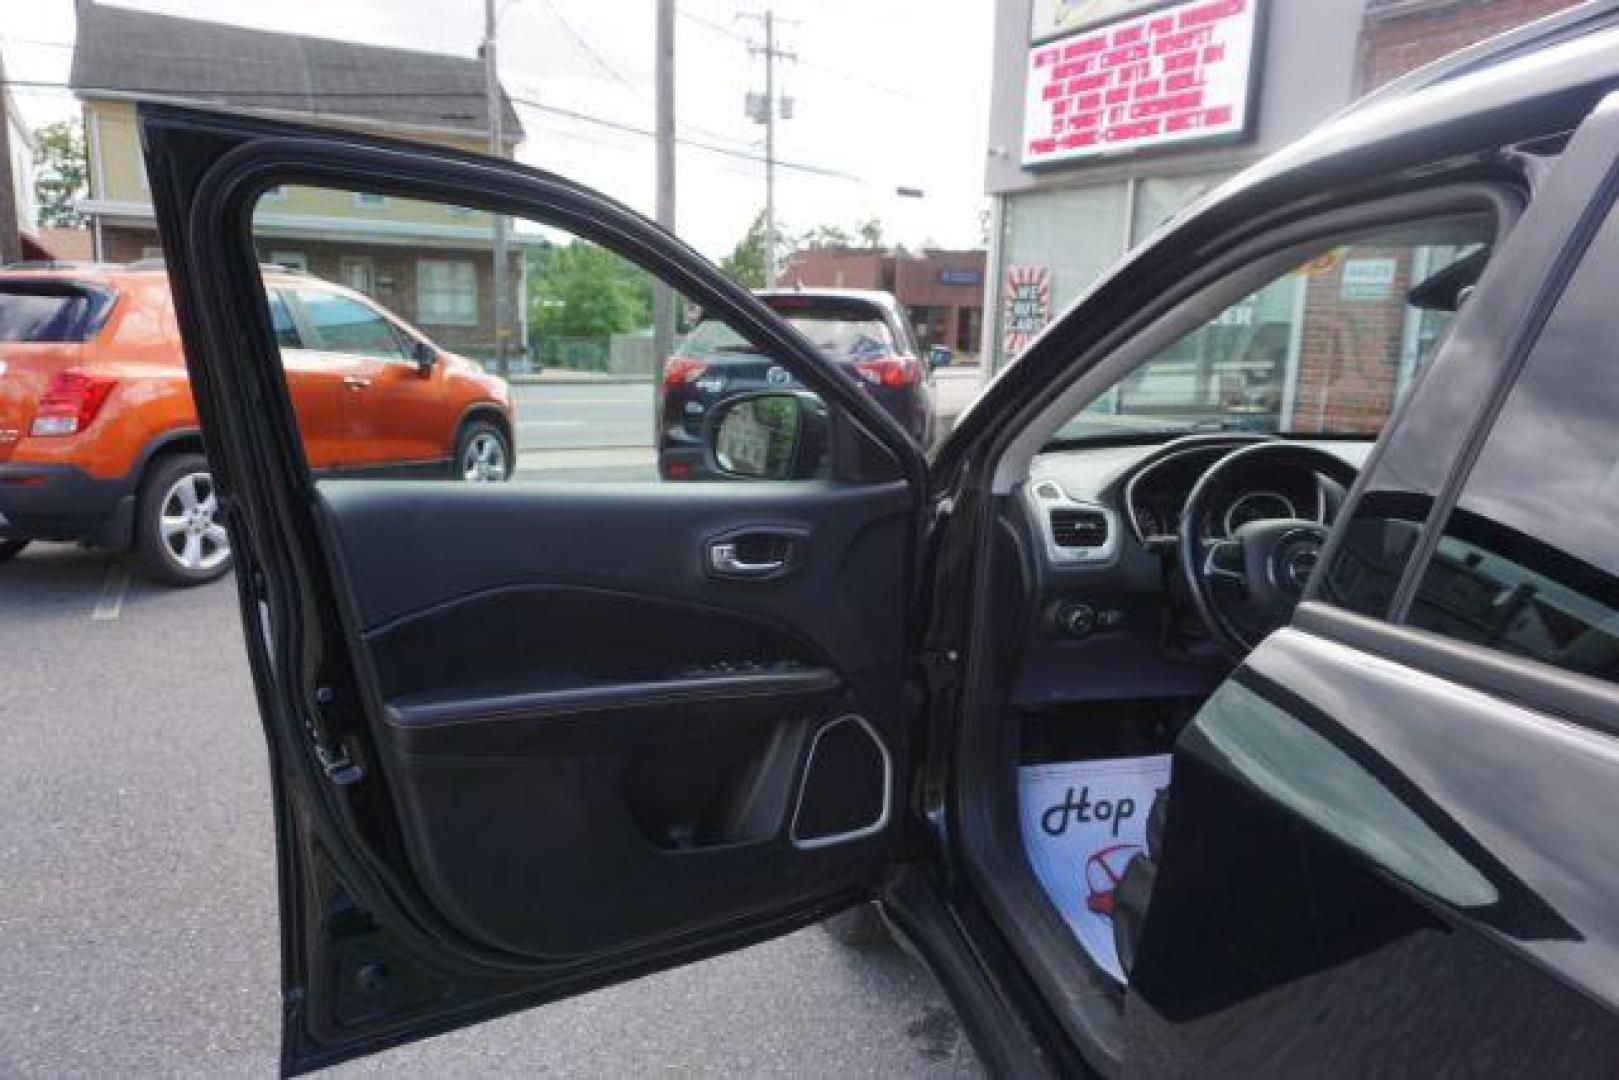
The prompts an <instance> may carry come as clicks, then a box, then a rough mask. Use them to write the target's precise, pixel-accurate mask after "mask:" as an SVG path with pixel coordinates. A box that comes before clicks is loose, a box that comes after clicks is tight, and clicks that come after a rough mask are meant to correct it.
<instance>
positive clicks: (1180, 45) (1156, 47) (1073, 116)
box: [1022, 0, 1263, 165]
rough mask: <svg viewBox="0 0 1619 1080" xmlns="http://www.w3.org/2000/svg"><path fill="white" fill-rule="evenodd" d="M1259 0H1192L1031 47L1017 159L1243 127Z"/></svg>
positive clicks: (1044, 160)
mask: <svg viewBox="0 0 1619 1080" xmlns="http://www.w3.org/2000/svg"><path fill="white" fill-rule="evenodd" d="M1262 2H1263V0H1192V2H1190V3H1182V4H1176V5H1174V6H1173V7H1167V8H1159V9H1156V10H1154V11H1151V12H1149V13H1147V14H1144V15H1137V16H1134V17H1131V18H1127V19H1122V20H1120V21H1117V22H1112V23H1108V24H1107V25H1105V26H1097V27H1092V28H1090V29H1085V30H1080V31H1078V32H1076V33H1073V34H1069V35H1068V36H1066V37H1061V38H1058V39H1056V40H1054V41H1049V42H1046V43H1044V44H1040V45H1035V46H1032V47H1031V48H1030V49H1029V65H1028V72H1027V79H1026V82H1025V83H1024V109H1023V152H1022V161H1023V164H1024V165H1046V164H1051V163H1053V162H1059V161H1071V160H1075V159H1081V158H1086V157H1094V156H1097V155H1101V154H1117V153H1121V152H1126V151H1135V150H1145V149H1151V148H1154V147H1160V146H1171V145H1179V144H1185V143H1193V142H1200V141H1203V140H1207V139H1214V138H1231V137H1238V136H1241V135H1243V134H1245V133H1246V132H1247V131H1248V127H1249V121H1250V119H1251V118H1250V112H1251V111H1252V110H1251V108H1250V102H1249V88H1250V83H1251V82H1252V76H1253V70H1252V69H1253V60H1254V56H1255V52H1256V50H1255V48H1254V38H1255V34H1256V28H1257V26H1258V15H1259V11H1258V9H1259V5H1260V4H1261V3H1262Z"/></svg>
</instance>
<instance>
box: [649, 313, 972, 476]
mask: <svg viewBox="0 0 1619 1080" xmlns="http://www.w3.org/2000/svg"><path fill="white" fill-rule="evenodd" d="M757 295H758V297H759V298H760V299H761V300H763V301H764V302H765V304H766V305H768V306H769V308H770V310H772V311H774V312H775V313H776V314H778V315H780V316H781V317H782V318H784V319H786V320H787V321H788V322H789V323H790V324H792V327H793V329H795V330H797V331H798V332H799V333H801V334H803V335H804V336H805V337H807V338H808V339H809V340H810V341H811V342H812V343H813V344H814V345H815V347H816V348H818V349H820V350H821V353H822V355H824V356H825V357H826V358H827V359H828V360H831V361H832V362H833V363H834V364H836V365H837V367H838V369H839V370H840V371H842V372H843V373H844V374H845V375H847V376H848V377H849V378H850V379H853V380H854V381H856V382H857V383H859V384H860V386H861V387H862V388H863V389H864V390H865V391H866V393H868V394H870V395H871V396H872V397H873V398H875V399H876V400H877V402H878V404H880V405H882V407H883V408H884V409H886V410H888V412H889V414H890V415H892V416H893V417H894V419H896V420H898V421H899V423H900V426H901V427H903V428H904V429H905V430H906V431H907V432H909V433H910V435H911V437H912V438H914V439H915V440H916V441H917V444H918V445H919V446H922V447H924V448H925V447H930V446H932V445H933V432H934V418H933V394H932V386H931V383H932V375H933V368H934V367H935V366H936V365H938V364H940V363H948V362H949V360H950V352H949V350H948V349H944V348H943V347H941V346H935V347H934V348H933V349H932V350H931V351H930V352H929V353H928V355H927V357H926V358H925V359H924V357H923V356H922V349H921V347H920V346H918V345H917V341H916V331H915V330H913V329H912V328H911V321H910V318H909V317H908V316H907V315H906V314H905V309H904V308H902V307H900V305H899V302H898V301H897V300H895V299H894V297H893V294H891V293H886V292H878V291H874V290H869V289H819V288H816V289H766V290H763V291H760V292H759V293H758V294H757ZM797 385H799V383H798V380H797V379H796V378H794V377H793V374H792V372H791V371H789V370H788V369H787V368H786V367H783V366H782V365H781V364H779V363H777V362H776V360H775V359H774V358H773V357H772V356H770V355H769V353H768V352H764V351H761V350H760V349H759V348H758V347H757V346H755V345H752V344H750V343H749V342H748V341H747V339H746V338H744V337H743V336H742V335H741V334H739V333H738V332H737V331H736V330H735V329H734V328H732V327H731V325H730V324H729V323H727V322H726V321H725V320H724V319H719V318H713V317H711V316H708V315H704V316H703V317H701V318H699V319H698V320H697V321H696V322H695V323H694V324H693V325H692V327H691V330H690V331H689V332H688V333H687V334H686V336H685V337H684V338H683V339H682V340H681V342H680V344H679V346H678V347H677V348H676V350H675V353H674V355H673V356H671V357H669V358H668V359H667V360H666V361H665V362H664V365H663V375H662V378H661V379H660V380H659V394H660V398H659V400H660V403H661V404H660V406H659V415H660V417H661V422H660V423H659V424H658V475H660V476H662V477H663V478H664V479H665V480H697V479H711V478H714V477H716V476H722V475H723V472H722V471H720V470H716V469H715V468H714V467H713V466H712V464H711V462H709V460H708V458H707V453H706V449H705V447H704V443H703V440H704V433H705V430H706V425H707V421H708V418H709V415H710V413H711V412H712V410H713V408H714V406H715V405H716V404H717V403H719V402H721V401H724V400H726V399H727V398H731V397H735V396H736V395H738V394H745V393H749V392H751V391H757V390H767V389H772V388H775V389H782V388H786V387H790V386H797Z"/></svg>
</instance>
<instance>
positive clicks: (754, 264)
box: [720, 210, 770, 289]
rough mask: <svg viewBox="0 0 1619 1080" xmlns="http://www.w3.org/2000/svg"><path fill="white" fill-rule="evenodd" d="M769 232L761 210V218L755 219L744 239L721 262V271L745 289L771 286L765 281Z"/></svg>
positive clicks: (743, 235) (744, 234) (743, 236)
mask: <svg viewBox="0 0 1619 1080" xmlns="http://www.w3.org/2000/svg"><path fill="white" fill-rule="evenodd" d="M767 232H768V229H767V227H766V225H765V214H764V211H763V210H761V211H759V216H758V217H756V218H754V219H753V224H752V225H749V226H748V231H747V232H745V233H743V234H742V239H740V240H738V241H737V242H736V247H734V248H732V249H731V253H730V254H729V255H727V256H726V257H725V258H723V259H721V260H720V269H721V270H723V271H725V273H726V275H727V276H728V277H730V279H731V280H732V281H734V282H736V283H737V284H738V285H741V286H742V287H743V288H745V289H762V288H764V287H765V286H766V285H769V284H770V282H769V281H767V280H765V279H766V274H767V270H766V268H765V251H766V246H767V245H768V243H769V237H768V236H767V235H766V234H767Z"/></svg>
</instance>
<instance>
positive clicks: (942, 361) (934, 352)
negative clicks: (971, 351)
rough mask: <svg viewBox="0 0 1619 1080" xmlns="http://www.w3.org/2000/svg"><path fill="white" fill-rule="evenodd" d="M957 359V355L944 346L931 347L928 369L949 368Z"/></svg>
mask: <svg viewBox="0 0 1619 1080" xmlns="http://www.w3.org/2000/svg"><path fill="white" fill-rule="evenodd" d="M955 358H956V355H955V353H953V352H951V351H950V350H949V349H948V348H946V347H945V346H943V345H932V346H929V348H928V369H929V370H934V369H937V368H942V367H949V366H950V363H951V361H953V360H954V359H955Z"/></svg>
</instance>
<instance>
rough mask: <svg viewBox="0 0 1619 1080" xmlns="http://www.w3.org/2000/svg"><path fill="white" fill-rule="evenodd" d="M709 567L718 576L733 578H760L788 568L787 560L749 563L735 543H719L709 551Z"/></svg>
mask: <svg viewBox="0 0 1619 1080" xmlns="http://www.w3.org/2000/svg"><path fill="white" fill-rule="evenodd" d="M708 566H709V569H711V570H713V571H714V572H715V573H716V574H727V575H730V576H733V577H758V576H760V575H762V574H773V573H775V572H776V571H778V570H785V569H786V568H787V560H786V559H784V558H782V559H764V560H761V561H759V562H747V561H745V560H744V559H743V558H742V557H741V556H740V555H739V554H738V553H737V546H736V545H735V544H734V543H729V542H725V543H718V544H714V545H712V546H711V547H710V548H709V549H708Z"/></svg>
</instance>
